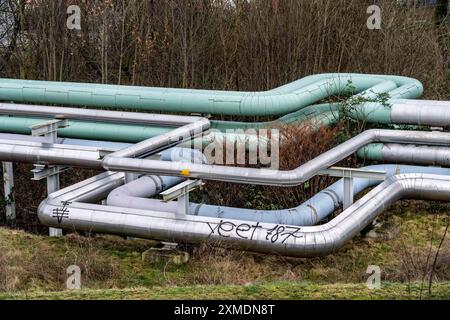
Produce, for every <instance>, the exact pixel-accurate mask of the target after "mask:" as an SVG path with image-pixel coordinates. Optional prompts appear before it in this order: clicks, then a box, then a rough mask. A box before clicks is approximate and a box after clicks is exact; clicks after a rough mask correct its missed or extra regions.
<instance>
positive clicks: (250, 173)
mask: <svg viewBox="0 0 450 320" xmlns="http://www.w3.org/2000/svg"><path fill="white" fill-rule="evenodd" d="M374 142H394V143H407V144H408V143H418V144H429V145H444V146H446V145H449V144H450V133H444V132H425V131H403V130H396V131H394V130H381V129H372V130H367V131H364V132H363V133H361V134H359V135H357V136H356V137H353V138H351V139H349V140H347V141H346V142H344V143H342V144H340V145H339V146H337V147H335V148H333V149H331V150H329V151H327V152H324V153H322V154H321V155H319V156H318V157H316V158H315V159H313V160H311V161H308V162H306V163H305V164H302V165H301V166H299V167H298V168H296V169H294V170H287V171H280V170H272V169H265V168H260V169H256V168H241V167H227V166H220V165H203V164H195V163H181V162H165V161H158V160H149V159H136V158H124V156H127V153H130V152H131V154H134V155H135V156H136V155H138V154H139V152H141V151H142V150H146V151H147V152H148V151H150V150H152V149H153V148H154V147H153V141H152V140H151V139H149V140H147V142H146V141H144V142H142V143H141V144H140V145H139V146H138V145H136V146H134V147H133V148H132V149H130V150H128V151H127V149H124V150H122V151H120V152H119V153H113V154H110V155H108V156H106V157H105V158H104V159H103V164H102V165H103V168H105V169H106V170H110V171H121V172H140V173H145V174H157V175H170V176H181V177H193V178H201V179H205V180H218V181H228V182H240V183H245V184H260V185H275V186H295V185H298V184H300V183H303V182H305V181H307V180H309V179H310V178H312V177H313V176H315V175H316V174H317V173H318V172H319V171H320V170H323V169H327V168H329V167H331V166H332V165H334V164H335V163H337V162H339V161H341V160H343V159H345V158H346V157H348V156H350V155H351V154H353V153H355V152H356V151H358V150H359V149H360V148H362V147H364V146H365V145H367V144H370V143H374ZM140 149H141V151H139V150H140Z"/></svg>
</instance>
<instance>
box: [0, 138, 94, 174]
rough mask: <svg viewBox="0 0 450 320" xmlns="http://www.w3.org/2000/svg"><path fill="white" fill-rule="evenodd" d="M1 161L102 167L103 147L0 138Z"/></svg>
mask: <svg viewBox="0 0 450 320" xmlns="http://www.w3.org/2000/svg"><path fill="white" fill-rule="evenodd" d="M0 161H11V162H22V163H33V164H44V165H51V164H58V165H66V166H73V167H84V168H93V169H101V168H102V166H101V163H102V162H101V149H99V148H93V147H80V146H69V145H62V144H48V143H43V142H42V143H41V142H31V141H18V140H4V139H0Z"/></svg>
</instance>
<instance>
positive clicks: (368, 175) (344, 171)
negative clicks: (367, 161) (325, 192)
mask: <svg viewBox="0 0 450 320" xmlns="http://www.w3.org/2000/svg"><path fill="white" fill-rule="evenodd" d="M319 175H326V176H330V177H340V178H343V179H344V199H343V203H342V206H343V210H346V209H347V208H349V207H350V206H351V205H352V204H353V203H354V193H353V179H354V178H361V179H370V180H384V179H385V178H386V172H385V171H375V170H364V169H355V168H343V167H331V168H328V169H325V170H321V171H319Z"/></svg>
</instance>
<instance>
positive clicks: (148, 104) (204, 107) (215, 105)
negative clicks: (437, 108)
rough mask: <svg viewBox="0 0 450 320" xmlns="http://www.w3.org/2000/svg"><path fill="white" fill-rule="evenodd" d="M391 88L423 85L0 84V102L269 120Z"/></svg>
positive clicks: (411, 94)
mask: <svg viewBox="0 0 450 320" xmlns="http://www.w3.org/2000/svg"><path fill="white" fill-rule="evenodd" d="M383 82H389V85H390V84H391V83H393V84H394V85H396V86H397V89H395V90H394V91H393V94H394V95H395V94H396V93H401V94H402V95H403V97H404V98H417V97H419V96H421V95H422V93H423V86H422V84H421V83H420V82H419V81H417V80H415V79H412V78H407V77H400V76H387V75H362V74H351V73H337V74H333V73H331V74H320V75H313V76H309V77H306V78H303V79H300V80H298V81H295V82H293V83H291V84H288V85H285V86H283V87H280V88H277V89H274V90H271V91H266V92H237V91H228V92H227V91H217V90H192V89H172V88H148V87H132V86H117V85H100V84H85V83H68V82H66V83H64V82H48V81H33V80H14V79H0V99H1V100H4V101H16V102H40V103H54V104H64V105H78V106H96V107H110V108H117V109H119V108H135V109H137V110H157V111H165V112H199V113H204V114H208V113H209V114H222V115H240V116H270V115H283V114H287V113H290V112H293V111H297V110H299V109H302V108H304V107H306V106H308V105H311V104H313V103H316V102H318V101H320V100H322V99H325V98H327V97H329V96H332V95H338V94H341V93H345V92H348V91H349V87H351V90H353V91H354V92H356V93H358V92H362V91H364V90H368V89H370V88H371V87H374V86H377V85H380V84H381V83H383Z"/></svg>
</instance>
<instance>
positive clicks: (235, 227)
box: [207, 220, 303, 243]
mask: <svg viewBox="0 0 450 320" xmlns="http://www.w3.org/2000/svg"><path fill="white" fill-rule="evenodd" d="M207 224H208V227H209V228H210V230H211V232H210V234H209V236H208V238H209V237H211V236H212V235H218V236H220V237H223V238H229V237H232V236H236V237H238V238H241V239H246V240H253V239H254V236H255V233H256V231H257V230H263V232H265V239H266V240H267V241H270V242H272V243H277V242H278V243H285V242H286V241H287V240H289V239H291V238H296V239H298V238H302V237H303V235H302V234H301V233H300V230H301V228H297V227H289V226H285V225H276V226H275V227H273V228H270V229H267V228H264V227H263V226H262V225H261V224H260V223H259V222H257V223H255V224H249V223H241V224H236V223H234V222H231V221H225V220H221V221H220V222H219V223H218V224H216V225H215V226H214V224H211V223H209V222H207Z"/></svg>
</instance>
